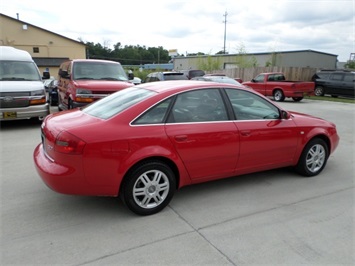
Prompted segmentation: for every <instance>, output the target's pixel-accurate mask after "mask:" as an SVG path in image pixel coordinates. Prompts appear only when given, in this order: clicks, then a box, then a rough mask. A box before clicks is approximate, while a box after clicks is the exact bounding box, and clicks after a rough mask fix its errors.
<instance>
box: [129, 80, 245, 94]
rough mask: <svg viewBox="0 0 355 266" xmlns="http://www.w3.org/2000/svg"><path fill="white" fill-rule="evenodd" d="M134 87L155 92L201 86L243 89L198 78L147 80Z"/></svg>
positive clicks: (179, 90) (178, 90)
mask: <svg viewBox="0 0 355 266" xmlns="http://www.w3.org/2000/svg"><path fill="white" fill-rule="evenodd" d="M136 87H139V88H145V89H148V90H152V91H155V92H157V93H166V92H169V93H170V94H171V93H178V92H182V91H188V90H191V89H199V88H201V89H203V88H205V89H206V88H216V87H217V88H218V87H223V88H227V87H228V88H241V89H244V87H243V86H239V85H234V84H229V83H223V84H222V83H216V82H213V81H200V80H167V81H159V82H147V83H143V84H140V85H137V86H136Z"/></svg>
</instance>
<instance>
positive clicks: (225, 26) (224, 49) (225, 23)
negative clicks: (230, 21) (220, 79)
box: [223, 11, 228, 54]
mask: <svg viewBox="0 0 355 266" xmlns="http://www.w3.org/2000/svg"><path fill="white" fill-rule="evenodd" d="M227 15H228V13H227V11H226V12H225V13H224V15H223V16H224V21H223V22H224V45H223V54H226V32H227Z"/></svg>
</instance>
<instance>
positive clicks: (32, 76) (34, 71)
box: [0, 46, 50, 121]
mask: <svg viewBox="0 0 355 266" xmlns="http://www.w3.org/2000/svg"><path fill="white" fill-rule="evenodd" d="M49 113H50V112H49V104H48V103H47V95H46V90H45V88H44V84H43V78H42V77H41V75H40V72H39V69H38V67H37V65H36V63H35V62H34V60H33V58H32V57H31V55H30V53H29V52H27V51H25V50H21V49H16V48H14V47H11V46H0V121H3V120H21V119H36V120H37V119H39V120H42V119H43V118H44V117H45V116H46V115H48V114H49Z"/></svg>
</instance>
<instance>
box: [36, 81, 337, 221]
mask: <svg viewBox="0 0 355 266" xmlns="http://www.w3.org/2000/svg"><path fill="white" fill-rule="evenodd" d="M41 137H42V142H41V143H40V144H39V145H38V146H37V147H36V149H35V151H34V154H33V156H34V163H35V166H36V169H37V172H38V174H39V175H40V176H41V178H42V179H43V181H44V183H45V184H46V185H47V186H48V187H49V188H51V189H52V190H54V191H57V192H59V193H64V194H72V195H96V196H113V197H115V196H119V195H120V197H121V198H122V200H123V202H124V203H125V204H126V206H127V207H128V208H129V209H130V210H131V211H133V212H134V213H136V214H139V215H150V214H154V213H157V212H159V211H161V210H162V209H163V208H164V207H166V206H167V205H168V203H169V202H170V200H171V199H172V197H173V195H174V192H175V191H176V189H179V188H181V187H183V186H186V185H190V184H195V183H201V182H206V181H211V180H216V179H220V178H227V177H232V176H238V175H242V174H247V173H252V172H257V171H265V170H269V169H274V168H281V167H290V166H291V167H293V168H294V169H295V170H296V171H297V172H298V173H300V174H301V175H304V176H315V175H317V174H319V173H320V172H321V171H322V170H323V168H324V167H325V165H326V162H327V159H328V158H329V155H330V154H331V153H332V152H334V150H335V149H336V147H337V145H338V142H339V137H338V135H337V130H336V126H335V125H334V124H333V123H331V122H328V121H325V120H323V119H320V118H316V117H312V116H309V115H306V114H300V113H295V112H289V111H286V110H283V109H282V108H281V107H279V106H278V105H276V104H275V103H273V102H272V101H271V100H269V99H267V98H266V97H264V96H262V95H260V94H258V93H257V92H255V91H251V90H248V89H245V88H244V87H242V86H238V85H232V84H226V83H215V82H206V81H191V80H187V81H161V82H152V83H144V84H141V85H137V86H134V87H131V88H127V89H123V90H121V91H118V92H116V93H114V94H112V95H110V96H107V97H105V98H103V99H101V100H99V101H97V102H94V103H92V104H91V105H88V106H86V107H83V108H81V109H78V108H77V109H73V110H69V111H63V112H58V113H55V114H51V115H49V116H47V117H46V118H45V120H44V121H43V123H42V126H41Z"/></svg>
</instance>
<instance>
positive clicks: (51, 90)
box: [48, 79, 58, 106]
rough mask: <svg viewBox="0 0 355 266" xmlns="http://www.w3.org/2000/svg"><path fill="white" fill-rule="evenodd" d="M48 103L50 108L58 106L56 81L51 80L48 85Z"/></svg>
mask: <svg viewBox="0 0 355 266" xmlns="http://www.w3.org/2000/svg"><path fill="white" fill-rule="evenodd" d="M48 102H49V105H50V106H56V105H58V80H57V79H53V80H51V82H50V83H49V84H48Z"/></svg>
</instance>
